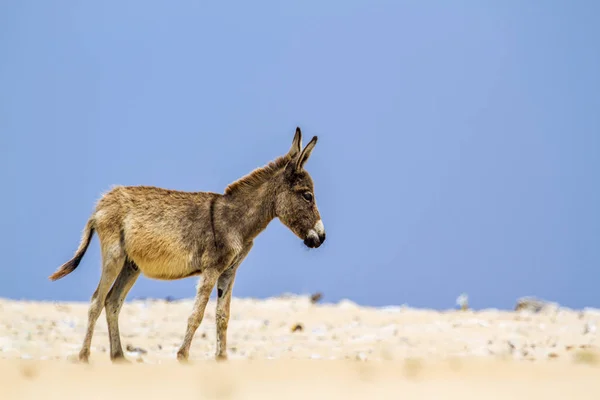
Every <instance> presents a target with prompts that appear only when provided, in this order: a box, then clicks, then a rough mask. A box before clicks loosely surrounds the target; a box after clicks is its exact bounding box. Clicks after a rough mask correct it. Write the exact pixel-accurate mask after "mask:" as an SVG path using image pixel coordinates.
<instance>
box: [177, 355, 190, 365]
mask: <svg viewBox="0 0 600 400" xmlns="http://www.w3.org/2000/svg"><path fill="white" fill-rule="evenodd" d="M177 361H179V362H180V363H182V364H188V363H189V362H190V361H189V360H188V355H187V354H185V353H182V352H178V353H177Z"/></svg>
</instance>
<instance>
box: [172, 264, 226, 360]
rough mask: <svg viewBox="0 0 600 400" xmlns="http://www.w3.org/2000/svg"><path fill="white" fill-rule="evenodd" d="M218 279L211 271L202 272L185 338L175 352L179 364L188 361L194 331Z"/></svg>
mask: <svg viewBox="0 0 600 400" xmlns="http://www.w3.org/2000/svg"><path fill="white" fill-rule="evenodd" d="M218 277H219V274H218V273H216V272H215V271H214V270H212V269H208V270H204V271H203V272H202V278H201V281H200V282H199V283H198V289H197V292H196V299H195V300H194V306H193V309H192V313H191V314H190V316H189V318H188V323H187V329H186V331H185V337H184V338H183V342H182V343H181V347H180V348H179V351H177V359H178V360H179V361H180V362H185V361H187V359H188V356H189V353H190V346H191V344H192V339H193V338H194V334H195V333H196V330H197V329H198V327H199V326H200V324H201V323H202V318H203V317H204V310H205V309H206V304H207V303H208V298H209V297H210V293H211V292H212V290H213V288H214V287H215V283H216V282H217V278H218Z"/></svg>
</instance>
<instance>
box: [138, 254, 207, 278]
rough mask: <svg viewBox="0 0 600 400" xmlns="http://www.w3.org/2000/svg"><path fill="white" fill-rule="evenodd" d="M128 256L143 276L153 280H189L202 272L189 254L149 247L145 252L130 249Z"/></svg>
mask: <svg viewBox="0 0 600 400" xmlns="http://www.w3.org/2000/svg"><path fill="white" fill-rule="evenodd" d="M127 256H128V257H129V258H131V260H132V261H133V262H135V264H136V265H137V266H138V268H139V269H140V271H141V272H142V274H144V275H145V276H147V277H148V278H152V279H162V280H174V279H182V278H187V277H189V276H194V275H197V274H199V273H200V272H201V270H200V266H199V265H197V263H195V262H193V261H194V257H193V255H192V254H189V253H188V252H178V251H176V250H170V249H168V248H167V249H165V248H162V249H160V250H159V249H157V248H156V247H155V248H153V247H152V246H148V247H146V248H145V249H144V251H140V250H134V249H130V250H127Z"/></svg>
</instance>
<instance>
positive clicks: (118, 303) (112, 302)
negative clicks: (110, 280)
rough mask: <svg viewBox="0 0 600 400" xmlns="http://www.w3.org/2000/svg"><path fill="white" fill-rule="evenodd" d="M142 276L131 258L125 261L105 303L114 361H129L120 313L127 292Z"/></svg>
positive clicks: (111, 352) (111, 353)
mask: <svg viewBox="0 0 600 400" xmlns="http://www.w3.org/2000/svg"><path fill="white" fill-rule="evenodd" d="M139 276H140V270H139V268H138V267H137V265H135V263H134V262H133V261H131V260H126V261H125V266H124V267H123V269H122V270H121V272H120V273H119V276H117V280H116V281H115V283H114V285H113V287H112V288H111V289H110V292H108V296H107V297H106V301H105V303H104V312H105V313H106V323H107V325H108V338H109V341H110V359H111V360H112V361H114V362H119V361H121V362H123V361H124V362H127V360H126V359H125V356H124V354H123V347H122V346H121V335H120V333H119V313H120V312H121V307H122V306H123V302H124V301H125V298H126V297H127V293H129V290H131V288H132V287H133V285H134V284H135V282H136V280H137V278H138V277H139Z"/></svg>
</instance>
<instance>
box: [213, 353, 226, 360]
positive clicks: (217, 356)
mask: <svg viewBox="0 0 600 400" xmlns="http://www.w3.org/2000/svg"><path fill="white" fill-rule="evenodd" d="M215 360H217V361H227V354H217V355H216V356H215Z"/></svg>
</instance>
